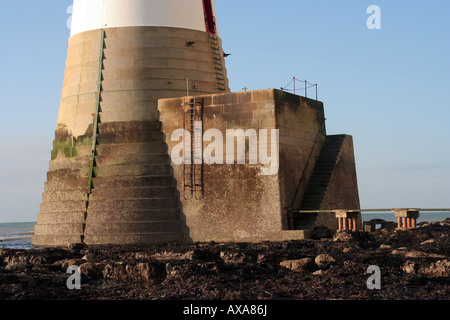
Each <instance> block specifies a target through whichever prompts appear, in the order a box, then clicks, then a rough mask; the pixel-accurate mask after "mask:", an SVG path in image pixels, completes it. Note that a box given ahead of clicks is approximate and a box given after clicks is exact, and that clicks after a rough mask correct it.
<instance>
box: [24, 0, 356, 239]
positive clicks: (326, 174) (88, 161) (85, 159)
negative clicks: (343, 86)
mask: <svg viewBox="0 0 450 320" xmlns="http://www.w3.org/2000/svg"><path fill="white" fill-rule="evenodd" d="M224 56H225V55H224V52H223V49H222V41H221V38H220V33H219V27H218V20H217V13H216V8H215V3H214V1H213V0H74V6H73V17H72V28H71V35H70V39H69V47H68V51H67V62H66V70H65V77H64V84H63V89H62V96H61V101H60V108H59V114H58V121H57V124H56V130H55V139H54V141H53V149H52V152H51V159H50V162H49V169H48V172H47V181H46V183H45V189H44V193H43V195H42V203H41V204H40V212H39V214H38V219H37V220H38V221H37V224H36V226H35V233H34V236H33V240H32V242H33V244H34V245H36V246H67V245H70V244H72V243H80V242H81V243H85V244H87V245H109V244H113V245H122V244H128V245H139V244H154V243H168V242H183V243H192V242H211V241H214V242H258V241H288V240H300V239H308V238H311V237H317V230H326V228H327V229H329V231H330V232H332V231H336V230H338V226H339V225H338V218H337V216H336V215H337V212H339V213H340V212H343V211H344V212H347V211H346V210H350V211H351V212H352V227H353V228H359V229H360V228H361V227H362V220H361V214H360V213H358V210H360V209H359V208H360V203H359V193H358V185H357V175H356V165H355V158H354V150H353V139H352V136H350V135H342V134H341V135H327V131H326V121H325V120H326V118H325V112H324V105H323V103H322V102H321V101H318V100H317V97H316V99H313V98H310V97H309V98H308V97H307V92H306V87H305V96H299V95H296V94H290V93H288V92H286V91H284V90H276V89H265V90H254V91H244V92H230V90H229V85H228V76H227V70H226V68H225V61H224ZM294 81H295V78H294ZM305 83H306V82H305ZM350 211H349V212H350ZM325 234H331V233H329V232H326V233H325Z"/></svg>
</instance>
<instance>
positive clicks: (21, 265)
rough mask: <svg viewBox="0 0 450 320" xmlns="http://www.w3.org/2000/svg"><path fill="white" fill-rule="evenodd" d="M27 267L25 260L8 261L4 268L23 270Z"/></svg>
mask: <svg viewBox="0 0 450 320" xmlns="http://www.w3.org/2000/svg"><path fill="white" fill-rule="evenodd" d="M26 268H27V262H26V261H11V262H9V263H8V264H7V265H6V267H5V270H9V271H23V270H25V269H26Z"/></svg>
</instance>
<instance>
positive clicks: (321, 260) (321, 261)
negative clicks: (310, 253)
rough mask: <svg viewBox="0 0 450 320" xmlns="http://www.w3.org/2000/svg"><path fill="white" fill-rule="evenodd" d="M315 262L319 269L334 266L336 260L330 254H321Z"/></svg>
mask: <svg viewBox="0 0 450 320" xmlns="http://www.w3.org/2000/svg"><path fill="white" fill-rule="evenodd" d="M314 262H315V263H316V265H317V266H318V267H319V268H328V267H329V266H330V265H332V264H334V263H335V262H336V260H335V259H334V258H333V257H332V256H331V255H329V254H326V253H325V254H319V255H318V256H317V257H316V259H314Z"/></svg>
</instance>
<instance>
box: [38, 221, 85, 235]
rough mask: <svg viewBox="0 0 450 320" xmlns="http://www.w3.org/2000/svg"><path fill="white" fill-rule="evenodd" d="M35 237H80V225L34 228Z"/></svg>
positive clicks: (81, 227)
mask: <svg viewBox="0 0 450 320" xmlns="http://www.w3.org/2000/svg"><path fill="white" fill-rule="evenodd" d="M34 234H35V235H71V236H73V235H75V236H77V235H82V234H83V224H82V223H51V224H37V225H35V226H34Z"/></svg>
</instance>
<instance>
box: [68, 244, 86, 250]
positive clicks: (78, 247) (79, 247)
mask: <svg viewBox="0 0 450 320" xmlns="http://www.w3.org/2000/svg"><path fill="white" fill-rule="evenodd" d="M86 247H87V246H86V244H84V243H72V244H69V245H68V246H67V249H69V250H82V249H85V248H86Z"/></svg>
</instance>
